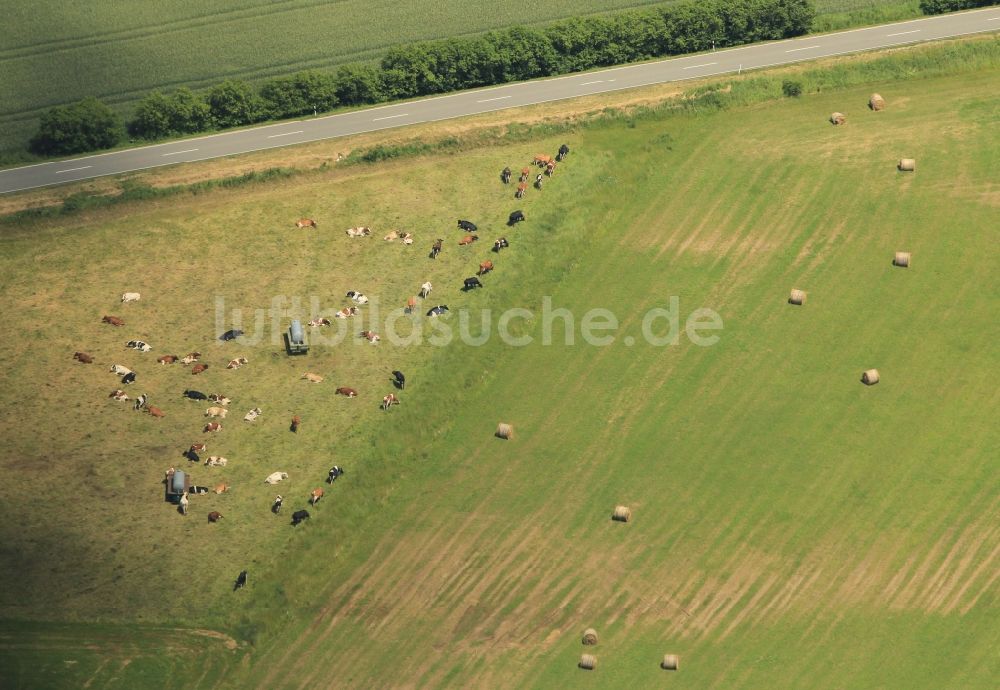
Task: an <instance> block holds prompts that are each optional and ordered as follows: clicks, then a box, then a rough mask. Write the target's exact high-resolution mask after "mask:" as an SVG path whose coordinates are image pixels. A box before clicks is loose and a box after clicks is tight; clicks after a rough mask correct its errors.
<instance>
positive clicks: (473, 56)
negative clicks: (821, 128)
mask: <svg viewBox="0 0 1000 690" xmlns="http://www.w3.org/2000/svg"><path fill="white" fill-rule="evenodd" d="M925 1H930V0H925ZM933 1H944V0H933ZM814 17H815V9H814V7H813V5H812V2H811V0H697V2H686V3H671V4H669V5H664V6H654V7H649V8H643V9H636V10H626V11H621V12H616V13H612V14H606V15H598V16H594V17H587V18H583V19H567V20H563V21H558V22H554V23H551V24H548V25H545V26H541V27H537V28H525V27H512V28H508V29H501V30H497V31H491V32H489V33H486V34H483V35H481V36H475V37H471V38H457V39H442V40H435V41H423V42H419V43H410V44H407V45H402V46H398V47H395V48H392V49H391V50H389V52H388V53H387V54H386V55H385V56H384V57H383V58H382V60H381V62H380V63H379V64H378V65H364V64H352V65H345V66H343V67H341V68H340V69H338V70H337V71H336V72H335V73H331V72H301V73H299V74H295V75H292V76H289V77H280V78H277V79H273V80H270V81H268V82H265V83H264V84H263V85H262V86H260V88H259V89H255V88H253V87H252V86H251V85H249V84H247V83H246V82H240V81H225V82H223V83H221V84H218V85H217V86H215V87H214V88H212V89H210V90H209V91H208V92H207V93H205V94H204V95H200V94H196V93H194V92H192V91H190V90H189V89H186V88H181V89H178V90H176V91H174V92H172V93H169V94H164V93H160V92H158V91H154V92H153V93H151V94H149V95H147V96H146V97H145V98H143V99H142V100H141V101H140V102H139V104H138V105H137V107H136V109H135V112H134V114H133V117H132V119H131V120H130V121H129V122H128V125H127V130H128V133H129V134H130V135H131V136H133V137H136V138H141V139H160V138H163V137H168V136H173V135H181V134H190V133H194V132H202V131H206V130H209V129H213V128H226V127H236V126H240V125H248V124H253V123H256V122H262V121H264V120H269V119H281V118H285V117H297V116H301V115H305V114H310V113H314V112H326V111H329V110H331V109H333V108H334V107H336V106H338V105H360V104H371V103H381V102H385V101H390V100H395V99H402V98H412V97H415V96H425V95H429V94H437V93H444V92H448V91H456V90H459V89H467V88H474V87H482V86H490V85H493V84H503V83H507V82H512V81H520V80H524V79H533V78H536V77H546V76H552V75H557V74H566V73H570V72H579V71H582V70H587V69H591V68H594V67H606V66H609V65H618V64H623V63H627V62H635V61H638V60H645V59H649V58H654V57H659V56H663V55H679V54H683V53H691V52H697V51H700V50H709V49H712V48H714V47H725V46H733V45H740V44H744V43H752V42H755V41H766V40H774V39H780V38H788V37H790V36H798V35H801V34H804V33H806V32H807V31H808V30H809V27H810V26H811V24H812V20H813V18H814ZM123 134H124V132H123V128H122V126H121V124H120V123H119V122H118V120H117V118H116V117H115V115H114V113H113V112H112V111H111V109H109V108H107V107H106V106H104V105H103V104H101V103H100V102H98V101H96V100H94V99H86V100H84V101H82V102H81V103H77V104H74V105H70V106H63V107H59V108H54V109H53V110H51V111H50V112H48V113H46V114H45V115H43V117H42V119H41V123H40V128H39V132H38V134H37V135H36V136H35V137H34V138H33V139H32V142H31V148H32V150H33V151H35V152H37V153H42V154H49V155H55V154H68V153H79V152H81V151H88V150H94V149H98V148H108V147H111V146H114V145H115V144H117V143H118V142H119V141H120V139H121V137H122V136H123Z"/></svg>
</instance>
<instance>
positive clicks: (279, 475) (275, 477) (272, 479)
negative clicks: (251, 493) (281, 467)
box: [264, 472, 288, 484]
mask: <svg viewBox="0 0 1000 690" xmlns="http://www.w3.org/2000/svg"><path fill="white" fill-rule="evenodd" d="M282 479H288V473H287V472H272V473H271V474H269V475H267V477H266V478H265V479H264V483H265V484H277V483H278V482H280V481H281V480H282Z"/></svg>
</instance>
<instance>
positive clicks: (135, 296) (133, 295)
mask: <svg viewBox="0 0 1000 690" xmlns="http://www.w3.org/2000/svg"><path fill="white" fill-rule="evenodd" d="M139 297H140V295H139V293H138V292H126V293H123V294H122V304H124V303H125V302H138V301H139Z"/></svg>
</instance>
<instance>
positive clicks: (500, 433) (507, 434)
mask: <svg viewBox="0 0 1000 690" xmlns="http://www.w3.org/2000/svg"><path fill="white" fill-rule="evenodd" d="M513 435H514V426H513V425H512V424H504V423H503V422H500V423H499V424H497V438H502V439H504V440H508V439H510V438H511V437H512V436H513Z"/></svg>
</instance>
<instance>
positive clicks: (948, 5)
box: [920, 0, 1000, 14]
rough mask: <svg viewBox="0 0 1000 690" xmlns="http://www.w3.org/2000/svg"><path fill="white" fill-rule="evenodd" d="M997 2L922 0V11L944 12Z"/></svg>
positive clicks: (986, 0)
mask: <svg viewBox="0 0 1000 690" xmlns="http://www.w3.org/2000/svg"><path fill="white" fill-rule="evenodd" d="M997 4H1000V3H998V2H997V0H920V11H921V12H923V13H924V14H944V13H945V12H957V11H958V10H971V9H972V8H973V7H986V6H987V5H997Z"/></svg>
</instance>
